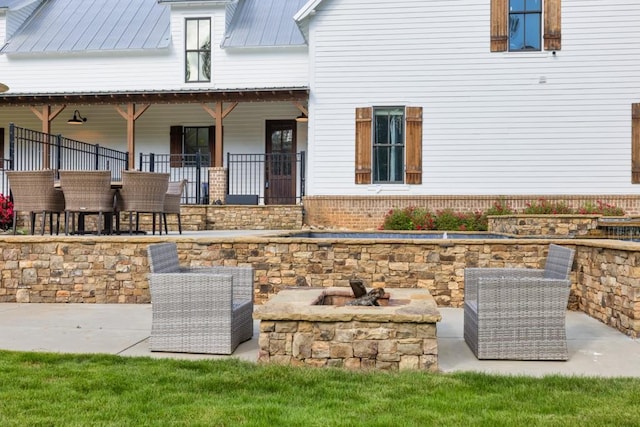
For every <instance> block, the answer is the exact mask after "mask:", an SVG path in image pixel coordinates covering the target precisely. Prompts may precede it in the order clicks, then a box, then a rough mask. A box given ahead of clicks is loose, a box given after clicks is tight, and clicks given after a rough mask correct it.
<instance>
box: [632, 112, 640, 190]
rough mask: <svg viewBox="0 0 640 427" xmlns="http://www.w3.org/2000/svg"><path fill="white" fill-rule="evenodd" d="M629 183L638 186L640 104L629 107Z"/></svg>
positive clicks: (639, 177) (639, 167)
mask: <svg viewBox="0 0 640 427" xmlns="http://www.w3.org/2000/svg"><path fill="white" fill-rule="evenodd" d="M631 183H632V184H640V104H632V105H631Z"/></svg>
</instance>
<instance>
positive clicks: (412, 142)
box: [355, 106, 422, 184]
mask: <svg viewBox="0 0 640 427" xmlns="http://www.w3.org/2000/svg"><path fill="white" fill-rule="evenodd" d="M355 145H356V153H355V181H356V184H403V183H404V184H421V183H422V107H403V106H398V107H362V108H356V141H355Z"/></svg>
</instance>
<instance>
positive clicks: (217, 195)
mask: <svg viewBox="0 0 640 427" xmlns="http://www.w3.org/2000/svg"><path fill="white" fill-rule="evenodd" d="M226 194H227V170H226V169H225V168H219V167H212V168H209V204H210V205H213V204H215V203H216V200H220V201H221V202H222V203H224V199H225V195H226Z"/></svg>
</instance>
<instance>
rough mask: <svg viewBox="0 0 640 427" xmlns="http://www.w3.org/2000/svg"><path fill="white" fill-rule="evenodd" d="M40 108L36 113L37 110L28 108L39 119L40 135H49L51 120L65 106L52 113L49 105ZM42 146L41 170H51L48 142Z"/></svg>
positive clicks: (64, 106) (33, 107) (32, 107)
mask: <svg viewBox="0 0 640 427" xmlns="http://www.w3.org/2000/svg"><path fill="white" fill-rule="evenodd" d="M40 107H41V111H38V109H37V108H36V107H35V106H33V105H31V106H29V108H31V111H32V112H33V114H35V115H36V117H38V119H40V121H41V122H42V133H44V134H46V135H50V134H51V122H52V121H53V119H55V118H56V117H58V115H59V114H60V113H61V112H62V111H63V110H64V109H65V108H66V107H67V106H66V105H61V106H59V107H58V108H56V109H55V110H53V111H51V105H50V104H44V105H41V106H40ZM44 144H45V146H44V149H43V150H42V169H51V164H50V163H51V156H50V155H49V140H48V139H47V141H44Z"/></svg>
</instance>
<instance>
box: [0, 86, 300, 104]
mask: <svg viewBox="0 0 640 427" xmlns="http://www.w3.org/2000/svg"><path fill="white" fill-rule="evenodd" d="M308 98H309V88H307V87H291V88H271V89H264V88H262V89H240V90H228V89H218V90H167V91H130V92H78V93H47V94H26V93H17V94H12V93H4V94H2V95H0V106H24V105H46V104H50V105H59V104H85V105H92V104H126V103H130V102H133V103H144V104H186V103H202V102H204V103H207V102H219V101H222V102H272V101H306V100H307V99H308Z"/></svg>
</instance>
